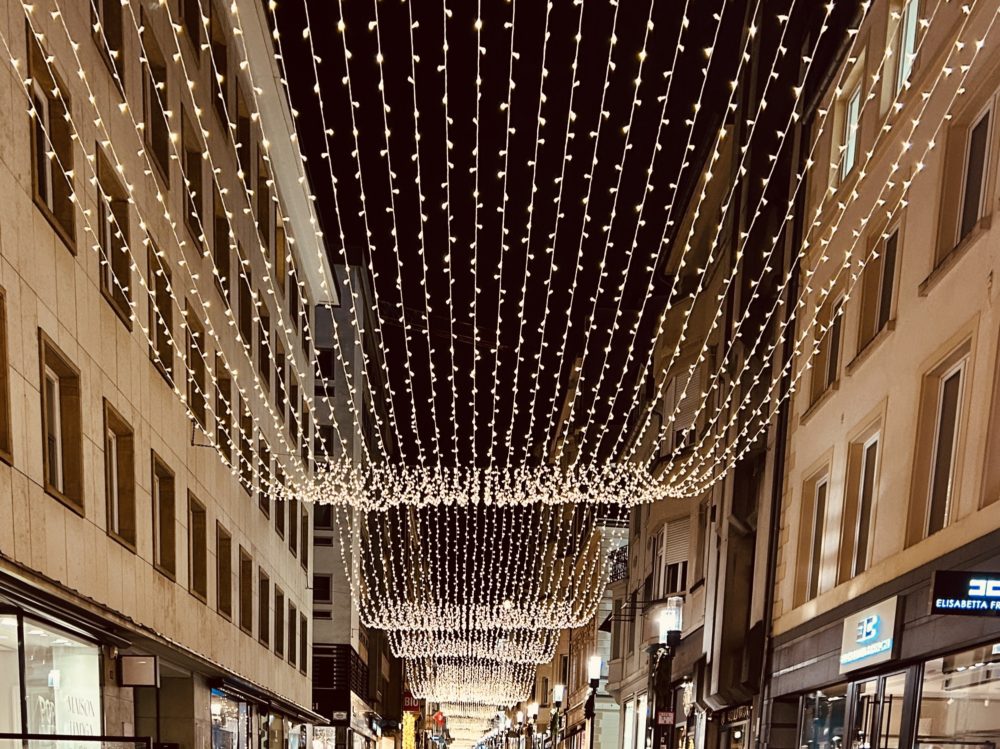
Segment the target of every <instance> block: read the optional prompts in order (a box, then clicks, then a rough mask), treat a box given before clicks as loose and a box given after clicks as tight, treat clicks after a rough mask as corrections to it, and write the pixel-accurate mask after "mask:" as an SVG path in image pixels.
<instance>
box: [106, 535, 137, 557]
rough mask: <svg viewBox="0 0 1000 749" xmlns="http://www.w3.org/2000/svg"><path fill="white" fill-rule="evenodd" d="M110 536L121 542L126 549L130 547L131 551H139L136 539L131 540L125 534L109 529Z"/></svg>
mask: <svg viewBox="0 0 1000 749" xmlns="http://www.w3.org/2000/svg"><path fill="white" fill-rule="evenodd" d="M108 538H113V539H114V540H115V541H117V542H118V543H120V544H121V545H122V546H124V547H125V548H126V549H128V550H129V551H131V552H132V553H133V554H136V553H137V551H136V548H135V542H134V541H129V540H128V539H127V538H125V537H124V536H121V535H119V534H117V533H115V532H114V531H110V530H109V531H108Z"/></svg>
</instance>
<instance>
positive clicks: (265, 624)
mask: <svg viewBox="0 0 1000 749" xmlns="http://www.w3.org/2000/svg"><path fill="white" fill-rule="evenodd" d="M257 641H258V642H259V643H260V644H261V645H263V646H264V648H265V649H267V650H270V649H271V578H270V577H269V576H268V574H267V573H266V572H264V568H263V567H261V566H259V565H258V567H257Z"/></svg>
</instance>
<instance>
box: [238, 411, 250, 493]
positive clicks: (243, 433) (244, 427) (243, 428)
mask: <svg viewBox="0 0 1000 749" xmlns="http://www.w3.org/2000/svg"><path fill="white" fill-rule="evenodd" d="M240 485H241V486H242V487H243V491H245V492H246V493H247V494H251V493H252V492H253V418H252V417H251V415H250V409H248V408H247V405H246V403H244V404H243V410H242V411H240Z"/></svg>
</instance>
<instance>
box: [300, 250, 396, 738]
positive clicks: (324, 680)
mask: <svg viewBox="0 0 1000 749" xmlns="http://www.w3.org/2000/svg"><path fill="white" fill-rule="evenodd" d="M333 271H334V276H335V278H336V281H337V284H338V288H340V289H341V290H342V291H343V292H344V293H343V295H342V297H343V303H342V304H338V305H326V306H323V307H318V308H317V310H316V327H317V329H316V349H317V357H318V360H319V364H320V373H321V377H322V381H318V382H317V385H316V387H317V391H319V390H322V392H323V394H324V395H325V396H326V397H327V398H328V399H329V403H328V405H327V406H326V407H325V408H323V409H320V412H319V413H318V414H317V437H318V438H321V439H318V441H317V445H316V452H317V455H320V453H321V451H323V453H322V454H323V456H326V455H331V456H333V457H335V458H342V457H344V456H343V455H342V451H344V450H346V451H349V454H350V455H349V457H350V459H351V460H352V461H353V462H354V463H355V464H357V465H360V464H363V463H364V462H365V460H366V459H367V456H368V455H377V454H379V449H380V445H379V440H381V444H382V445H385V446H386V449H388V450H390V451H391V449H392V447H391V445H392V437H391V435H390V434H389V431H388V430H387V429H386V430H383V433H382V434H381V435H380V436H379V435H377V434H376V432H375V430H376V429H378V427H377V425H376V424H377V420H376V419H373V418H371V414H375V413H378V414H381V416H382V417H383V418H382V423H383V424H385V423H388V422H387V420H386V418H385V417H386V413H385V410H386V409H385V404H386V403H387V401H386V400H384V399H383V398H382V397H381V396H380V393H383V392H384V390H382V385H381V383H380V382H379V381H378V380H375V381H371V380H369V379H368V377H369V375H370V376H371V377H381V374H382V370H381V368H379V367H374V368H373V367H369V369H368V372H367V374H366V372H365V367H366V359H367V360H368V361H379V359H378V357H379V351H378V346H377V342H376V340H375V337H374V331H375V329H376V328H375V322H374V312H373V309H372V302H371V292H370V289H369V288H368V281H367V276H366V274H365V273H364V272H363V271H362V270H361V269H359V268H357V267H355V266H351V267H347V266H334V268H333ZM348 274H350V275H348ZM355 331H360V335H359V334H358V333H357V332H355ZM335 336H336V337H337V340H336V341H335V340H334V337H335ZM348 374H350V380H349V379H348ZM354 413H358V414H364V415H366V416H365V418H363V419H362V422H361V423H360V424H357V423H356V419H355V417H354V415H353V414H354ZM345 425H354V426H355V427H356V428H352V429H350V430H349V431H348V430H347V429H345ZM338 436H339V437H342V438H343V440H344V445H342V444H341V442H340V439H339V438H338ZM345 522H346V521H345V519H344V518H343V517H341V516H338V515H336V514H335V512H334V511H333V510H332V508H331V507H329V506H324V505H317V507H316V508H315V533H314V537H313V545H314V551H313V556H314V559H315V571H314V573H313V620H314V622H315V624H314V632H313V654H314V660H313V668H314V677H313V707H314V709H315V710H316V711H317V712H318V713H320V714H321V715H322V716H323V717H324V718H326V719H327V720H329V721H330V726H329V727H325V728H321V729H317V731H316V737H317V739H318V740H319V741H320V742H321V743H322V745H323V746H324V747H328V749H345V748H346V749H366V748H367V749H375V747H381V746H393V745H395V742H396V740H397V738H398V737H399V736H400V722H401V720H402V702H401V701H402V673H401V665H400V663H399V661H398V659H396V658H394V657H393V655H392V653H391V651H390V650H389V643H388V639H387V637H386V635H385V633H383V632H380V631H377V630H370V629H369V628H367V627H366V626H365V625H364V623H363V622H362V621H361V618H360V615H359V611H358V601H357V598H356V596H355V595H354V593H353V592H352V586H351V580H350V577H349V575H350V570H351V565H352V559H354V558H355V557H356V556H357V555H358V554H359V553H360V549H361V547H360V539H359V538H357V537H355V536H352V535H351V534H350V533H349V532H345V531H344V529H341V528H340V524H341V523H345ZM314 743H315V742H314Z"/></svg>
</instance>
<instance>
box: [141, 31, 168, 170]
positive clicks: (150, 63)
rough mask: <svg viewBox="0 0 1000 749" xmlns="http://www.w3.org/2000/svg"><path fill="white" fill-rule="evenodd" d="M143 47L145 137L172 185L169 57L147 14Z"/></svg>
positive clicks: (158, 166) (155, 160) (155, 161)
mask: <svg viewBox="0 0 1000 749" xmlns="http://www.w3.org/2000/svg"><path fill="white" fill-rule="evenodd" d="M142 46H143V48H144V49H145V57H146V64H145V65H144V66H143V69H142V105H143V121H144V127H143V137H144V138H145V143H146V147H147V148H148V149H149V151H150V153H151V154H152V156H153V163H155V164H156V166H157V169H158V170H159V172H160V176H161V177H162V178H163V181H164V182H165V183H166V184H167V185H168V186H169V185H170V123H169V122H168V121H167V111H166V106H167V105H168V104H169V102H170V89H169V87H168V79H167V58H166V57H165V56H164V54H163V52H162V51H161V50H160V45H159V44H158V43H157V41H156V37H155V36H154V35H153V32H152V27H151V25H150V23H149V18H148V17H147V16H146V13H145V12H143V14H142Z"/></svg>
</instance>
